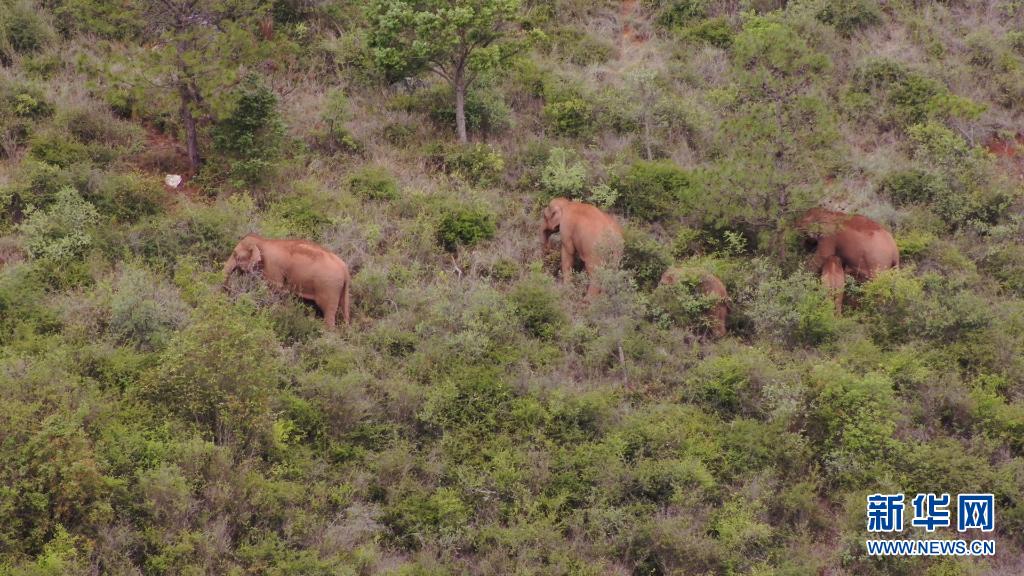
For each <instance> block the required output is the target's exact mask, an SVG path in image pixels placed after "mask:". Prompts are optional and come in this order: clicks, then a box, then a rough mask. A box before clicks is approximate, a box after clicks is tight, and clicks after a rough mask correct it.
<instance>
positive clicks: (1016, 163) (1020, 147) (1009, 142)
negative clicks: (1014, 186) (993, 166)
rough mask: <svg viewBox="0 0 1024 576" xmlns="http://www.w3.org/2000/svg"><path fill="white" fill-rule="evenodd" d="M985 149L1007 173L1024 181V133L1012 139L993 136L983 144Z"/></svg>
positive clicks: (1019, 133)
mask: <svg viewBox="0 0 1024 576" xmlns="http://www.w3.org/2000/svg"><path fill="white" fill-rule="evenodd" d="M985 149H986V150H988V151H989V152H990V153H992V155H993V156H995V157H996V158H997V159H998V160H999V163H1000V164H1001V165H1003V167H1004V168H1006V170H1007V171H1008V172H1010V173H1011V174H1013V175H1014V176H1017V177H1018V178H1020V179H1022V180H1024V133H1022V132H1018V133H1017V134H1016V135H1015V136H1014V137H1013V138H1002V137H999V136H993V137H992V138H990V139H989V140H988V142H986V143H985Z"/></svg>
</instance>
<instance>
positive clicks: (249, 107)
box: [213, 75, 284, 187]
mask: <svg viewBox="0 0 1024 576" xmlns="http://www.w3.org/2000/svg"><path fill="white" fill-rule="evenodd" d="M234 97H235V103H234V106H233V108H232V110H231V112H230V114H228V116H227V117H226V118H224V119H223V120H221V121H220V123H219V124H217V126H215V127H214V129H213V143H214V148H215V149H216V150H217V152H219V153H220V154H222V155H223V156H224V158H225V159H226V160H227V162H228V167H229V168H228V176H229V177H230V178H232V179H233V180H234V182H233V183H234V185H236V186H239V187H241V186H244V185H246V184H249V185H255V184H259V183H261V182H263V180H264V179H265V178H266V177H267V176H269V174H270V173H271V171H272V169H273V162H274V160H276V159H277V158H278V156H280V154H281V144H282V142H283V140H284V125H283V124H282V122H281V119H280V116H279V115H278V111H277V97H276V96H274V93H273V92H271V90H270V89H269V88H267V87H266V86H265V85H264V84H263V83H262V82H260V80H259V79H258V78H257V77H256V76H252V75H250V76H249V77H248V78H246V80H245V82H244V83H243V84H242V85H241V87H240V88H238V90H237V91H236V93H235V95H234Z"/></svg>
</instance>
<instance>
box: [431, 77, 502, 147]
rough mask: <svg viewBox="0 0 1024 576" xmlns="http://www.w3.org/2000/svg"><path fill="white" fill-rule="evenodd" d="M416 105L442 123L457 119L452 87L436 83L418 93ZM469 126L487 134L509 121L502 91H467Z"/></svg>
mask: <svg viewBox="0 0 1024 576" xmlns="http://www.w3.org/2000/svg"><path fill="white" fill-rule="evenodd" d="M414 109H417V110H420V111H422V112H425V113H426V114H427V116H429V117H430V119H431V120H432V121H433V122H434V123H435V124H437V125H439V126H452V125H453V124H454V123H455V104H454V103H453V102H452V94H451V88H450V87H448V86H437V87H436V88H434V89H431V90H428V91H425V92H422V93H421V94H420V95H418V98H417V101H416V103H415V105H414ZM465 113H466V128H467V129H468V130H470V131H472V132H474V133H480V134H484V135H490V134H501V133H502V132H504V131H506V130H507V129H508V127H509V125H510V119H509V114H510V112H509V108H508V105H507V104H505V100H504V98H503V97H502V95H501V93H500V92H498V91H496V90H493V89H487V87H483V86H482V87H480V88H478V89H477V90H473V91H472V92H470V93H469V94H467V95H466V103H465Z"/></svg>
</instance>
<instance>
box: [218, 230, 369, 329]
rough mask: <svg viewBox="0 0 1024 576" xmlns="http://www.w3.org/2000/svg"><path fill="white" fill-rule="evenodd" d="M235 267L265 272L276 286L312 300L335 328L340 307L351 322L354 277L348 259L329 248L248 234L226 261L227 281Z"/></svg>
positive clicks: (326, 323)
mask: <svg viewBox="0 0 1024 576" xmlns="http://www.w3.org/2000/svg"><path fill="white" fill-rule="evenodd" d="M235 270H243V271H245V272H248V273H252V274H261V275H262V276H263V278H264V279H265V280H266V281H267V282H268V283H269V284H270V285H271V286H273V287H274V288H276V289H279V290H280V289H285V290H288V291H289V292H292V293H293V294H297V295H298V296H300V297H302V298H305V299H307V300H312V301H313V302H315V303H316V305H317V307H319V308H320V311H321V312H323V314H324V324H325V325H326V326H327V327H328V328H334V326H335V320H336V318H335V317H336V316H337V314H338V308H339V307H340V308H341V313H342V317H343V318H344V319H345V323H346V324H348V323H349V321H350V317H349V305H350V302H351V297H350V295H349V291H350V290H349V289H350V287H351V283H352V282H351V277H350V275H349V271H348V265H346V264H345V261H344V260H342V259H341V258H339V257H338V256H336V255H335V254H333V253H332V252H330V251H328V250H327V249H326V248H324V247H322V246H320V245H318V244H314V243H313V242H308V241H306V240H274V239H270V238H263V237H260V236H257V235H255V234H247V235H246V236H245V237H244V238H242V240H241V241H240V242H239V243H238V245H237V246H235V249H234V250H233V251H232V252H231V257H230V258H228V261H227V262H225V263H224V284H225V285H227V282H228V279H229V278H230V277H231V274H232V273H233V272H234V271H235Z"/></svg>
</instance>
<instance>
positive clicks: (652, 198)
mask: <svg viewBox="0 0 1024 576" xmlns="http://www.w3.org/2000/svg"><path fill="white" fill-rule="evenodd" d="M611 186H612V187H613V188H614V189H615V190H616V191H617V192H618V197H617V199H616V206H617V207H618V208H620V209H621V210H622V211H623V212H625V213H626V215H627V216H629V217H631V218H637V219H640V220H644V221H647V222H652V221H656V220H663V219H667V218H670V217H672V216H677V215H681V214H684V213H686V212H687V211H689V209H691V207H692V206H693V205H694V203H695V201H696V198H697V195H698V194H699V185H698V183H697V181H696V178H695V177H694V175H692V174H690V173H689V172H686V171H685V170H683V169H681V168H679V167H678V166H676V165H675V164H673V163H672V162H669V161H666V160H659V161H656V162H637V163H635V164H633V165H631V166H629V168H627V169H626V170H624V171H623V172H621V173H620V174H617V175H616V176H615V178H614V179H613V180H612V184H611Z"/></svg>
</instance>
